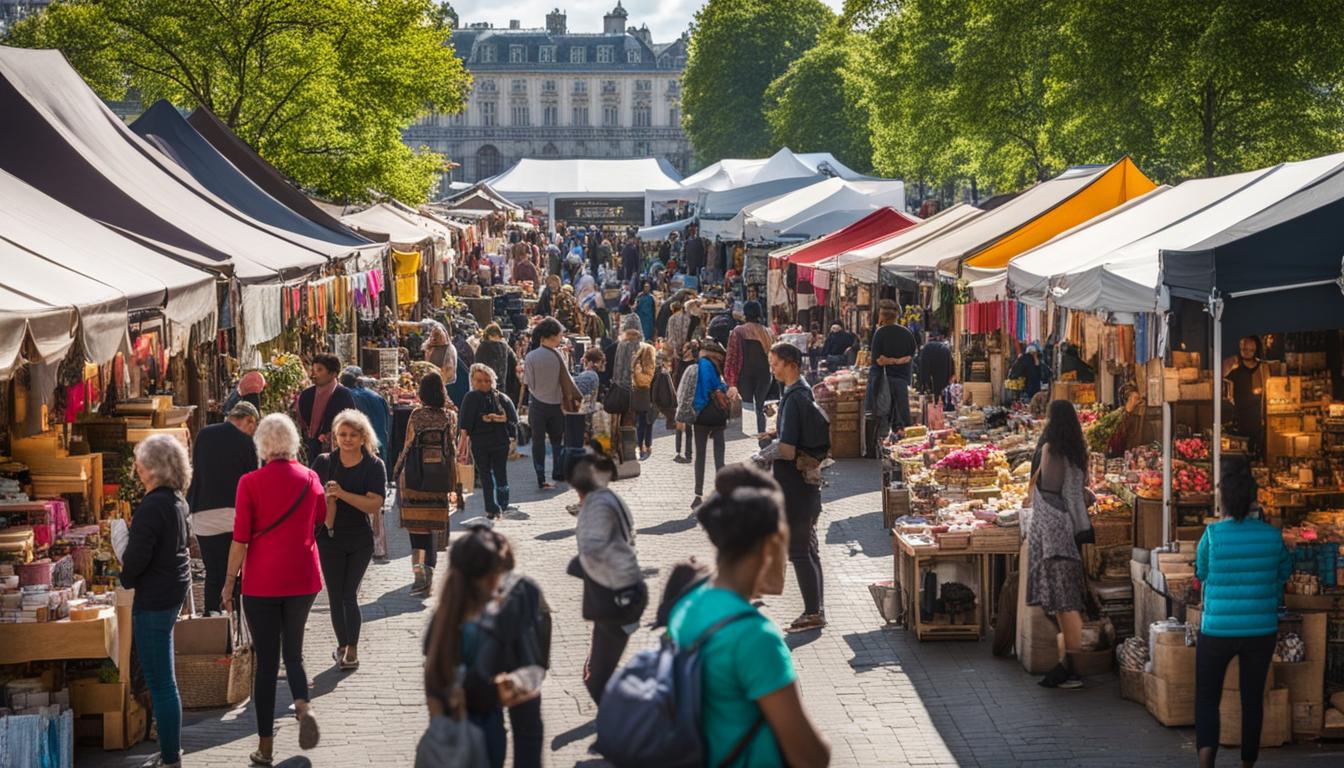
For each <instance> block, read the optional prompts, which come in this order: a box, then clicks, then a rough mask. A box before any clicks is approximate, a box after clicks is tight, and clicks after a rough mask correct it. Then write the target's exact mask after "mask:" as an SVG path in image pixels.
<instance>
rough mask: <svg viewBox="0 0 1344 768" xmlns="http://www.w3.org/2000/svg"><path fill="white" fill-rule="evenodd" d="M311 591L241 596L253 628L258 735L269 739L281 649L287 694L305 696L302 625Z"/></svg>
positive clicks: (305, 620) (310, 607)
mask: <svg viewBox="0 0 1344 768" xmlns="http://www.w3.org/2000/svg"><path fill="white" fill-rule="evenodd" d="M315 597H317V595H316V594H312V595H295V596H293V597H253V596H252V595H246V596H244V597H243V613H245V614H246V615H247V623H248V626H249V628H250V629H251V630H252V649H253V652H254V653H255V654H256V667H255V668H254V670H253V674H252V701H253V704H254V709H256V711H257V735H258V736H260V737H261V738H263V739H269V738H271V737H272V736H274V735H275V681H276V678H277V676H278V675H279V674H280V656H281V649H282V648H283V653H284V657H285V677H286V679H287V680H288V681H289V695H290V696H292V697H293V698H294V700H295V701H298V700H300V699H302V700H304V701H307V700H308V673H307V672H305V671H304V670H303V628H304V626H305V625H307V623H308V611H309V610H311V609H312V607H313V598H315Z"/></svg>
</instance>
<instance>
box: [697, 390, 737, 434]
mask: <svg viewBox="0 0 1344 768" xmlns="http://www.w3.org/2000/svg"><path fill="white" fill-rule="evenodd" d="M730 413H732V403H731V402H730V401H729V400H728V393H726V392H724V391H723V390H721V389H715V390H711V391H710V393H709V401H708V402H707V403H705V407H704V408H701V409H700V410H699V411H698V412H697V413H696V414H695V423H696V424H698V425H699V426H702V427H723V426H727V425H728V414H730Z"/></svg>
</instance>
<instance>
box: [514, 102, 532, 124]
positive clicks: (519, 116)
mask: <svg viewBox="0 0 1344 768" xmlns="http://www.w3.org/2000/svg"><path fill="white" fill-rule="evenodd" d="M531 124H532V119H531V116H530V115H529V114H528V109H527V105H526V104H515V105H514V106H513V125H515V126H517V127H519V128H526V127H528V126H530V125H531Z"/></svg>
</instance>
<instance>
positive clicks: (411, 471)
mask: <svg viewBox="0 0 1344 768" xmlns="http://www.w3.org/2000/svg"><path fill="white" fill-rule="evenodd" d="M418 395H419V397H420V405H419V406H417V407H416V408H415V410H413V411H411V416H410V419H409V420H408V421H407V423H406V442H405V444H404V445H402V448H401V455H400V456H398V457H397V464H396V466H395V467H393V469H392V476H393V477H395V478H397V481H398V488H399V490H398V493H397V501H398V503H399V504H400V505H401V506H402V508H403V509H404V508H406V507H421V508H429V509H432V510H435V511H436V512H438V513H439V514H438V516H439V517H442V519H443V523H442V525H435V526H433V527H430V526H426V525H420V524H408V523H407V522H406V517H407V516H406V515H405V514H403V515H402V523H401V524H402V527H404V528H406V533H407V534H408V535H409V536H410V538H411V572H412V575H413V577H414V582H413V583H412V584H411V594H412V595H414V596H417V597H428V596H429V593H430V590H431V589H432V588H433V583H434V568H435V567H436V566H437V565H438V551H437V548H436V547H435V546H434V534H435V533H442V534H446V533H447V532H448V517H449V515H450V513H451V510H452V504H453V503H454V501H455V497H456V495H457V494H456V492H455V489H456V488H457V449H456V444H455V440H454V438H455V437H456V435H457V414H455V413H453V412H452V411H451V410H449V409H448V407H447V404H448V391H447V390H445V389H444V387H443V379H442V378H441V377H440V376H439V374H438V373H435V372H433V371H431V372H430V373H427V374H425V377H424V378H423V379H421V380H420V388H419V392H418ZM426 459H428V460H429V461H426ZM416 519H423V516H420V517H418V518H416Z"/></svg>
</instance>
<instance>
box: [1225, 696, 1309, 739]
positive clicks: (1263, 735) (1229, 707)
mask: <svg viewBox="0 0 1344 768" xmlns="http://www.w3.org/2000/svg"><path fill="white" fill-rule="evenodd" d="M1264 708H1265V709H1264V720H1263V721H1262V722H1261V725H1260V746H1262V747H1280V746H1283V745H1284V744H1285V743H1287V742H1288V741H1290V740H1292V735H1293V734H1292V718H1291V714H1290V713H1291V709H1290V707H1289V704H1288V689H1287V688H1275V689H1273V690H1269V691H1265V704H1264ZM1218 720H1219V732H1218V743H1219V744H1222V745H1223V746H1227V747H1236V746H1239V745H1240V744H1241V699H1240V697H1237V696H1228V695H1226V694H1224V695H1223V701H1222V703H1221V704H1220V705H1219V707H1218Z"/></svg>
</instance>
